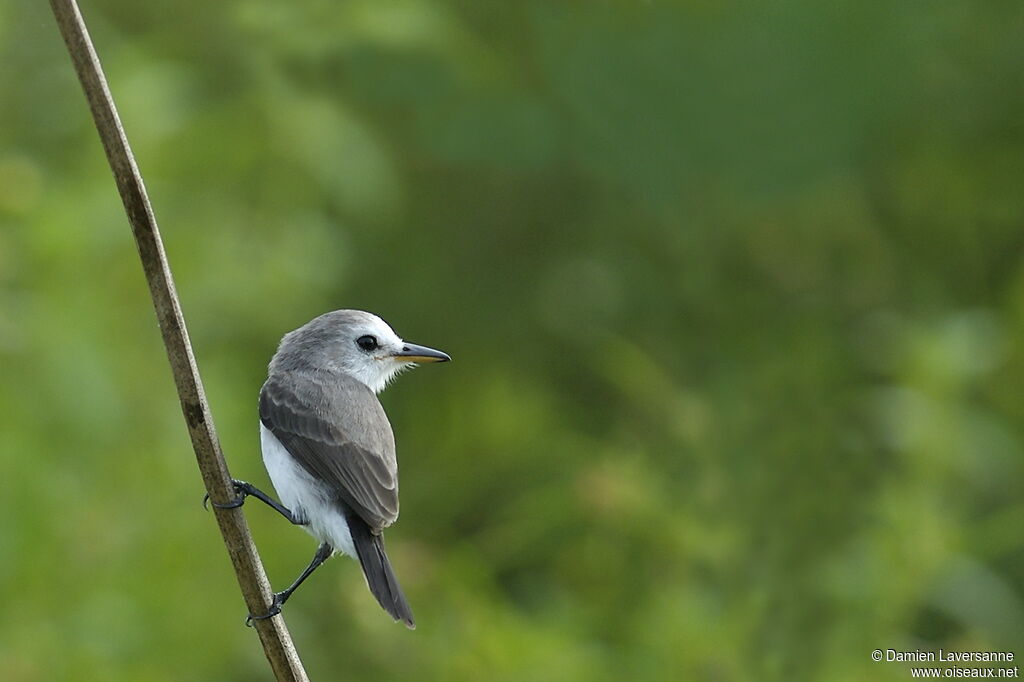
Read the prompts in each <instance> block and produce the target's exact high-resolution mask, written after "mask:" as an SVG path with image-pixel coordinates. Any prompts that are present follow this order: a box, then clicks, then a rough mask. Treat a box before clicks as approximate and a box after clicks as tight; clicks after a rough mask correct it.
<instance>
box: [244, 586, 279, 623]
mask: <svg viewBox="0 0 1024 682" xmlns="http://www.w3.org/2000/svg"><path fill="white" fill-rule="evenodd" d="M282 596H283V593H282V592H275V593H274V599H273V601H271V603H270V608H269V609H268V610H267V612H266V613H264V614H261V615H259V616H254V615H252V614H251V613H250V614H249V615H248V616H246V617H245V627H247V628H251V627H252V622H253V621H254V620H266V619H267V618H273V617H274V616H276V615H277V614H279V613H281V606H282V605H283V604H284V599H282V598H281V597H282Z"/></svg>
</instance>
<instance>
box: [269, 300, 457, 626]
mask: <svg viewBox="0 0 1024 682" xmlns="http://www.w3.org/2000/svg"><path fill="white" fill-rule="evenodd" d="M369 339H372V344H371V342H370V341H369ZM371 345H372V346H373V347H372V348H371ZM447 359H448V356H447V355H445V354H444V353H441V352H440V351H435V350H433V349H429V348H425V347H422V346H416V345H414V344H408V343H406V342H404V341H402V340H401V339H400V338H399V337H398V336H397V335H396V334H395V333H394V331H393V330H392V329H391V328H390V327H389V326H388V325H387V324H386V323H384V321H383V320H381V319H380V318H379V317H377V316H376V315H372V314H370V313H365V312H362V311H354V310H339V311H335V312H332V313H327V314H325V315H321V316H320V317H318V318H316V319H315V320H313V321H311V322H310V323H308V324H306V325H305V326H303V327H301V328H299V329H297V330H295V331H293V332H291V333H289V334H287V335H285V337H284V338H283V339H282V341H281V344H280V346H279V348H278V350H277V353H276V354H275V355H274V357H273V359H272V360H271V362H270V366H269V376H268V378H267V381H266V383H264V384H263V388H262V390H261V391H260V402H259V412H260V421H261V423H262V425H263V427H264V429H265V430H266V432H269V434H270V435H269V436H268V435H267V434H266V433H264V437H263V451H264V461H265V463H266V464H267V470H268V472H269V473H270V475H271V480H272V481H273V483H274V487H275V488H276V489H277V490H278V494H279V495H280V496H281V499H282V502H284V503H285V504H286V505H287V506H288V507H290V508H291V511H292V513H293V514H294V515H295V516H296V517H297V518H301V519H303V520H305V521H306V522H307V523H306V527H307V530H309V531H310V533H311V534H313V535H314V536H315V537H317V538H318V539H320V540H321V541H322V542H325V543H328V544H330V545H331V546H332V547H333V549H334V550H340V551H344V552H346V553H350V554H351V553H354V554H355V555H356V557H357V558H358V559H359V562H360V565H361V566H362V569H363V573H364V575H365V576H366V580H367V584H368V586H369V588H370V591H371V592H372V593H373V595H374V597H376V599H377V601H378V602H379V603H380V605H381V606H382V607H383V608H384V609H385V610H386V611H387V612H388V613H389V614H391V616H392V617H393V618H395V619H396V620H401V621H403V622H405V623H406V624H407V625H408V626H410V627H413V625H414V620H413V615H412V610H411V609H410V607H409V604H408V602H407V601H406V599H405V595H404V594H403V593H402V590H401V587H400V586H399V584H398V580H397V578H396V577H395V574H394V571H393V570H392V568H391V563H390V561H389V560H388V557H387V554H386V553H385V551H384V539H383V537H382V535H381V531H383V530H384V529H385V528H387V527H388V526H390V525H391V524H392V523H394V522H395V520H396V519H397V518H398V508H399V505H398V463H397V459H396V457H395V438H394V434H393V432H392V430H391V424H390V422H389V421H388V418H387V415H386V414H385V413H384V408H383V407H381V404H380V402H379V401H378V400H377V397H376V395H375V393H376V392H378V391H380V390H383V388H384V386H386V385H387V383H388V382H389V381H390V380H391V379H392V378H393V377H394V376H395V375H396V374H397V373H398V372H400V371H401V370H403V369H405V368H407V367H409V366H411V365H412V364H413V363H415V362H433V361H444V360H447ZM282 450H283V451H284V452H282ZM285 453H286V454H285ZM289 460H290V461H289ZM292 462H294V463H297V464H298V465H299V467H301V469H298V468H295V467H294V464H292ZM352 550H354V552H353V551H352Z"/></svg>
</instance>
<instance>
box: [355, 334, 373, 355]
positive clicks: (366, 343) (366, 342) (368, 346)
mask: <svg viewBox="0 0 1024 682" xmlns="http://www.w3.org/2000/svg"><path fill="white" fill-rule="evenodd" d="M356 345H357V346H359V347H360V348H362V349H363V350H365V351H371V350H377V337H376V336H370V335H369V334H367V335H366V336H360V337H359V338H358V339H356Z"/></svg>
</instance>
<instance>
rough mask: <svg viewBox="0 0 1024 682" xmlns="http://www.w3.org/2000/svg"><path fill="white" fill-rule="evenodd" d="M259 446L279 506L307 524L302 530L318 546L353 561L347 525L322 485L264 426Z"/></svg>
mask: <svg viewBox="0 0 1024 682" xmlns="http://www.w3.org/2000/svg"><path fill="white" fill-rule="evenodd" d="M260 445H261V446H262V449H263V464H264V465H265V466H266V467H267V473H268V474H270V480H271V482H272V483H273V484H274V490H276V491H277V494H278V497H280V498H281V504H283V505H284V506H286V507H288V509H290V510H292V512H293V513H294V514H295V515H296V516H301V517H304V518H305V519H306V520H307V521H308V523H307V524H306V525H305V526H303V528H305V529H306V532H308V533H309V534H310V535H312V536H313V537H315V538H316V539H317V540H319V541H321V542H328V543H330V545H331V546H332V547H333V548H334V550H335V551H336V552H342V553H344V554H347V555H349V556H350V557H355V556H356V550H355V546H354V545H353V544H352V534H351V533H350V532H349V529H348V522H347V521H345V517H344V516H343V515H342V513H341V510H339V509H338V506H337V504H335V503H334V501H333V500H332V498H331V495H330V494H329V493H328V491H327V490H326V488H325V487H324V485H323V484H322V483H320V482H319V481H317V480H316V479H314V478H313V477H312V476H311V475H310V474H309V472H308V471H306V470H305V469H303V468H302V465H301V464H299V463H298V462H296V461H295V458H294V457H292V456H291V453H289V452H288V450H286V449H285V447H284V446H283V445H281V441H279V440H278V439H277V437H276V436H274V434H273V433H271V432H270V430H269V429H267V427H266V426H264V425H263V424H260Z"/></svg>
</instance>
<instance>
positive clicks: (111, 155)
mask: <svg viewBox="0 0 1024 682" xmlns="http://www.w3.org/2000/svg"><path fill="white" fill-rule="evenodd" d="M50 6H51V7H52V9H53V14H54V16H55V17H56V19H57V24H58V26H59V27H60V31H61V35H63V37H64V42H65V43H66V44H67V48H68V52H69V53H70V55H71V61H72V62H73V63H74V66H75V71H76V72H77V73H78V79H79V81H80V82H81V83H82V88H83V89H84V90H85V96H86V99H88V100H89V108H90V110H91V111H92V116H93V120H94V122H95V123H96V129H97V131H98V132H99V135H100V140H101V141H102V142H103V149H104V151H105V152H106V154H107V161H108V162H109V163H110V168H111V170H112V171H113V172H114V180H115V182H116V183H117V190H118V192H119V193H120V195H121V200H122V202H124V208H125V212H126V213H127V214H128V222H129V223H130V224H131V228H132V233H133V234H134V236H135V243H136V245H137V246H138V249H139V257H140V258H141V259H142V268H143V270H144V271H145V274H146V281H147V282H148V283H149V293H150V295H151V296H152V298H153V307H154V308H155V309H156V316H157V320H158V321H159V323H160V332H161V335H162V336H163V340H164V346H165V348H166V349H167V358H168V359H169V360H170V363H171V372H172V373H173V374H174V383H175V384H176V385H177V388H178V398H179V399H180V400H181V409H182V412H184V415H185V423H186V424H187V426H188V432H189V436H190V437H191V439H192V448H193V449H194V450H195V453H196V460H197V462H198V463H199V471H200V472H201V473H202V476H203V483H204V484H205V485H206V490H207V492H208V493H209V494H210V499H211V500H212V501H214V502H228V501H230V500H232V499H234V497H235V489H234V486H233V483H232V480H231V475H230V474H229V473H228V466H227V463H226V462H225V461H224V455H223V453H222V452H221V448H220V441H219V440H218V438H217V432H216V430H215V429H214V426H213V418H212V416H211V415H210V408H209V405H208V404H207V402H206V395H205V393H204V391H203V383H202V380H201V379H200V377H199V369H198V368H197V367H196V361H195V357H194V355H193V353H192V345H191V344H190V343H189V340H188V331H187V330H186V328H185V319H184V317H182V314H181V305H180V303H179V302H178V295H177V293H176V292H175V290H174V280H173V279H172V277H171V269H170V266H169V265H168V263H167V256H166V254H165V253H164V247H163V242H162V241H161V239H160V232H159V230H158V229H157V224H156V218H155V217H154V215H153V209H152V207H151V206H150V203H149V197H148V196H147V195H146V188H145V186H144V185H143V182H142V175H141V174H140V173H139V169H138V167H137V166H136V164H135V158H134V157H133V156H132V151H131V147H129V145H128V138H127V137H126V136H125V132H124V128H123V127H122V125H121V120H120V119H119V118H118V115H117V110H116V109H115V107H114V100H113V97H111V94H110V89H109V88H108V87H107V81H106V78H105V77H104V75H103V69H102V67H101V66H100V62H99V58H98V57H97V56H96V50H95V48H94V47H93V44H92V40H91V39H90V38H89V32H88V30H87V29H86V26H85V21H84V19H83V18H82V14H81V12H80V11H79V9H78V5H77V3H76V2H75V0H50ZM215 513H216V516H217V524H218V525H219V526H220V532H221V535H222V536H223V538H224V545H225V547H227V550H228V555H229V556H230V558H231V563H232V565H233V566H234V569H235V575H236V576H237V578H238V584H239V586H240V587H241V590H242V596H243V598H244V599H245V604H246V606H247V607H248V610H249V613H266V612H267V610H268V609H269V608H270V607H271V605H272V603H273V601H272V600H273V596H272V594H271V590H270V584H269V582H268V581H267V575H266V571H265V570H264V568H263V563H262V562H261V561H260V557H259V554H258V552H257V551H256V545H255V544H254V543H253V539H252V534H251V533H250V532H249V526H248V524H247V523H246V521H245V517H244V516H243V514H242V510H241V509H240V508H215ZM255 625H256V630H257V632H259V637H260V641H261V642H262V643H263V650H264V652H265V653H266V655H267V660H268V661H269V662H270V665H271V667H272V668H273V670H274V675H275V676H276V677H277V679H278V680H287V681H289V682H292V681H296V682H298V681H303V682H304V681H306V680H307V679H308V678H307V677H306V672H305V670H303V668H302V661H300V660H299V656H298V654H297V653H296V651H295V645H294V644H293V643H292V639H291V635H290V634H289V633H288V628H287V626H286V625H285V622H284V618H283V617H282V616H275V617H273V618H268V619H266V620H260V621H256V623H255Z"/></svg>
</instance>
